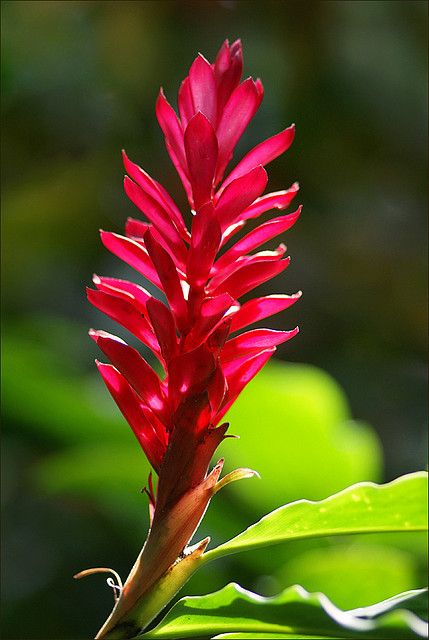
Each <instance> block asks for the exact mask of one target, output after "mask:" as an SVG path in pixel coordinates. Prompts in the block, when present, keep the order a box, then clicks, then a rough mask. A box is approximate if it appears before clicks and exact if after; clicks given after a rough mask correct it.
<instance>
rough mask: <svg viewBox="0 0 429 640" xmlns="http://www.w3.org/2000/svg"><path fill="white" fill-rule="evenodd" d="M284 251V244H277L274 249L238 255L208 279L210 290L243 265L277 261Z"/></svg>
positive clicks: (216, 287)
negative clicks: (248, 254)
mask: <svg viewBox="0 0 429 640" xmlns="http://www.w3.org/2000/svg"><path fill="white" fill-rule="evenodd" d="M285 253H286V245H284V244H279V246H278V247H277V249H275V250H274V251H258V253H254V254H253V255H251V256H240V257H239V258H237V259H236V260H235V261H234V262H233V264H231V265H230V266H229V268H227V269H222V270H219V271H218V272H217V273H216V275H214V276H213V277H212V278H211V280H210V291H212V290H214V289H218V287H219V285H220V284H221V283H222V282H224V280H226V279H228V278H231V277H232V275H233V274H234V273H235V272H236V271H239V270H242V269H243V267H244V266H249V265H252V264H260V263H262V262H277V261H278V260H280V259H281V258H282V257H283V256H284V254H285Z"/></svg>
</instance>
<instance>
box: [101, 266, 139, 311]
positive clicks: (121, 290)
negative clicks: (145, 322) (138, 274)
mask: <svg viewBox="0 0 429 640" xmlns="http://www.w3.org/2000/svg"><path fill="white" fill-rule="evenodd" d="M92 281H93V283H94V284H95V286H96V287H97V289H99V290H100V291H105V292H106V293H110V294H112V295H114V296H116V297H119V298H124V300H128V301H130V295H131V296H132V299H133V300H134V301H135V304H134V306H135V307H136V309H139V310H141V311H142V312H143V313H146V302H147V301H148V300H149V298H150V297H151V295H150V293H149V291H146V289H145V288H144V287H141V286H140V285H139V284H135V283H134V282H128V280H119V279H118V278H106V277H100V276H97V275H96V274H94V275H93V277H92Z"/></svg>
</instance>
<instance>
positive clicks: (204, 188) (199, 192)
mask: <svg viewBox="0 0 429 640" xmlns="http://www.w3.org/2000/svg"><path fill="white" fill-rule="evenodd" d="M185 150H186V159H187V161H188V169H189V178H190V181H191V185H192V194H193V200H194V209H195V210H196V211H198V210H199V209H200V208H201V206H202V205H203V204H205V203H206V202H209V201H210V200H211V197H212V192H213V180H214V175H215V171H216V163H217V138H216V134H215V132H214V129H213V127H212V125H211V124H210V122H209V120H208V119H207V118H206V116H205V115H203V113H201V112H200V111H199V112H198V113H196V115H195V116H194V117H193V118H192V119H191V120H190V121H189V124H188V126H187V127H186V131H185Z"/></svg>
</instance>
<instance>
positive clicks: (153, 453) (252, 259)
mask: <svg viewBox="0 0 429 640" xmlns="http://www.w3.org/2000/svg"><path fill="white" fill-rule="evenodd" d="M241 74H242V51H241V43H240V41H238V40H237V41H236V42H234V43H233V44H232V45H231V46H230V45H229V44H228V41H225V43H224V44H223V45H222V47H221V49H220V51H219V53H218V55H217V57H216V60H215V62H214V63H213V64H210V63H209V62H208V61H207V60H206V59H205V58H204V57H203V56H202V55H199V56H198V57H197V58H196V60H195V61H194V62H193V64H192V66H191V68H190V71H189V75H188V77H187V78H185V80H184V81H183V83H182V85H181V87H180V91H179V95H178V108H179V114H180V117H178V116H177V115H176V113H175V111H174V109H173V108H172V107H171V105H170V104H169V102H168V101H167V99H166V97H165V95H164V93H163V91H162V90H161V91H160V94H159V97H158V100H157V103H156V115H157V118H158V122H159V124H160V126H161V129H162V131H163V133H164V136H165V143H166V147H167V150H168V153H169V155H170V158H171V160H172V162H173V164H174V166H175V167H176V169H177V172H178V174H179V177H180V179H181V181H182V183H183V186H184V189H185V191H186V194H187V197H188V201H189V206H190V208H191V210H192V226H191V229H190V231H189V230H188V229H187V227H186V224H185V221H184V218H183V216H182V214H181V213H180V211H179V209H178V207H177V206H176V205H175V203H174V201H173V200H172V198H171V197H170V195H169V194H168V193H167V192H166V190H165V189H164V188H163V187H162V186H161V185H160V184H159V183H158V182H157V181H156V180H154V179H153V178H151V177H150V176H149V175H148V174H147V173H146V172H145V171H144V170H143V169H141V168H140V167H139V166H137V165H136V164H134V163H133V162H131V161H130V160H129V159H128V158H127V156H126V155H125V153H124V164H125V169H126V172H127V174H128V176H126V177H125V181H124V186H125V191H126V194H127V195H128V197H129V198H130V200H131V201H132V202H133V203H134V205H135V206H136V207H137V208H138V209H139V210H140V211H141V213H142V214H143V215H144V216H145V218H146V220H145V221H139V220H135V219H129V220H128V221H127V224H126V228H125V235H124V236H123V235H119V234H116V233H108V232H104V231H102V232H101V238H102V242H103V244H104V245H105V247H106V248H107V249H109V250H110V251H111V252H112V253H113V254H115V255H116V256H117V257H119V258H121V259H122V260H123V261H124V262H126V263H127V264H128V265H130V266H131V267H133V268H134V269H136V271H138V272H139V273H140V274H142V275H143V276H145V277H146V278H147V279H148V280H150V281H151V282H152V283H153V284H154V285H155V286H156V287H158V288H159V290H160V291H161V292H162V293H163V294H164V297H163V299H164V300H165V301H164V302H162V301H161V300H159V299H158V298H157V297H155V296H153V295H151V294H150V293H149V292H148V291H146V289H144V288H143V287H142V286H140V285H137V284H134V283H132V282H128V281H124V280H117V279H113V278H101V277H98V276H95V277H94V284H95V286H96V290H91V289H90V290H88V297H89V300H90V302H91V303H92V304H94V305H95V306H96V307H97V308H98V309H100V310H101V311H103V312H104V313H106V314H107V315H108V316H110V317H111V318H112V319H114V320H115V321H117V322H118V323H120V324H121V325H122V326H123V327H125V328H126V329H127V330H129V331H130V332H132V333H133V334H134V335H135V336H136V337H137V338H138V339H139V340H140V341H141V342H142V343H143V344H144V345H146V346H147V347H148V348H149V349H151V350H152V352H153V353H154V355H155V356H156V358H157V359H158V360H159V361H160V363H161V365H162V368H163V375H162V377H161V378H160V377H158V375H157V374H156V373H155V371H154V370H153V369H152V368H151V366H150V365H149V364H148V363H147V362H146V360H145V359H144V358H143V357H142V356H141V355H140V354H139V353H138V351H136V350H135V349H134V348H132V347H131V346H128V345H127V344H126V343H125V342H124V341H123V340H121V339H119V338H117V337H115V336H112V335H110V334H108V333H105V332H104V331H93V330H91V332H90V335H91V337H92V338H93V339H94V340H95V341H96V343H97V345H98V346H99V347H100V349H101V351H102V352H103V353H104V354H105V355H106V357H107V358H108V359H109V360H110V362H111V364H98V363H97V366H98V368H99V371H100V373H101V375H102V377H103V379H104V381H105V383H106V386H107V388H108V389H109V391H110V393H111V394H112V396H113V398H114V400H115V402H116V403H117V405H118V406H119V408H120V410H121V411H122V413H123V415H124V416H125V418H126V420H127V421H128V422H129V424H130V426H131V428H132V429H133V431H134V433H135V434H136V436H137V439H138V441H139V443H140V445H141V446H142V448H143V450H144V452H145V454H146V456H147V458H148V460H149V462H150V464H151V465H152V467H153V469H154V471H155V472H156V473H157V474H158V476H159V481H158V487H157V490H156V492H155V491H154V490H153V488H152V483H151V482H150V486H149V489H148V494H149V497H150V503H151V517H152V528H151V532H150V535H149V538H148V540H147V542H146V545H145V549H144V551H143V557H144V569H141V566H140V564H138V563H139V562H140V563H141V559H140V560H139V561H138V562H137V564H136V567H135V568H134V569H133V572H134V573H133V572H132V574H130V578H129V579H128V581H127V583H126V584H125V587H124V591H123V595H122V596H121V599H122V602H123V606H122V609H123V611H122V613H123V612H124V611H126V610H128V609H129V608H130V606H131V605H130V602H131V603H132V601H133V600H134V601H135V599H136V598H137V597H139V596H140V595H141V594H142V593H143V592H144V591H145V590H146V589H148V588H149V587H150V585H151V584H153V583H154V581H155V580H156V579H157V577H159V576H160V575H161V574H162V573H163V572H164V571H165V570H166V569H167V568H168V566H169V565H170V564H171V563H172V562H174V561H175V559H176V558H177V557H178V555H179V554H180V553H181V551H182V550H183V548H184V547H185V545H186V544H187V543H188V541H189V539H190V537H192V534H193V533H194V531H195V528H196V527H197V525H198V523H199V520H200V518H201V517H202V515H203V513H204V510H205V509H206V507H207V504H208V502H209V500H210V497H211V496H212V495H213V493H214V491H215V485H216V481H217V478H218V476H219V473H220V470H221V465H220V466H218V467H216V473H214V472H213V473H214V475H213V474H211V475H209V476H207V472H208V466H209V463H210V460H211V457H212V456H213V453H214V451H215V449H216V447H217V446H218V445H219V443H220V442H221V441H222V440H223V439H224V438H225V437H226V436H225V432H226V430H227V426H228V425H227V424H222V425H221V426H219V424H220V422H221V420H222V417H223V415H224V414H225V412H226V411H227V409H228V408H229V407H230V406H231V404H232V403H233V402H234V401H235V399H236V398H237V397H238V395H239V394H240V393H241V391H242V390H243V388H244V387H245V385H246V384H247V383H248V382H249V381H250V380H251V379H252V378H253V376H255V375H256V373H257V372H258V371H259V370H260V369H261V367H262V366H263V365H264V364H265V362H266V361H267V360H268V359H269V357H270V356H271V355H272V354H273V353H274V351H275V349H276V345H278V344H280V343H282V342H285V341H286V340H289V339H290V338H291V337H293V336H294V335H295V334H296V333H297V331H298V329H294V330H292V331H272V330H268V329H254V330H251V331H247V332H245V333H242V334H239V335H234V336H233V337H231V332H236V331H238V330H241V329H243V328H244V327H247V326H248V325H251V324H252V323H254V322H256V321H258V320H261V319H263V318H266V317H268V316H270V315H272V314H274V313H277V312H279V311H282V310H284V309H286V308H287V307H289V306H290V305H291V304H293V303H294V302H295V301H296V300H297V299H298V298H299V295H300V294H299V293H298V294H295V295H293V296H285V295H280V294H279V295H271V296H266V297H262V298H261V297H259V298H258V297H256V298H253V299H251V300H248V301H247V302H245V303H244V304H243V305H241V304H240V298H241V297H242V296H243V295H244V294H246V293H248V292H250V291H252V290H253V289H254V288H255V287H257V286H258V285H259V284H261V283H263V282H266V281H267V280H269V279H271V278H273V277H274V276H276V275H277V274H279V273H281V272H282V271H283V270H284V269H285V268H286V267H287V266H288V264H289V258H285V257H284V253H285V250H286V248H285V246H284V245H280V246H279V247H278V248H277V249H275V250H274V251H265V250H262V251H261V250H259V251H258V252H256V253H251V252H253V251H254V250H255V249H260V247H261V245H263V244H264V243H265V242H267V241H269V240H271V239H273V238H274V237H276V236H278V235H279V234H282V233H283V232H284V231H286V230H287V229H289V228H290V227H291V226H292V225H293V224H294V223H295V221H296V220H297V218H298V216H299V214H300V210H301V208H298V209H297V210H296V211H295V212H294V213H292V214H289V215H285V216H280V217H279V216H277V215H276V217H275V218H273V219H271V220H265V221H264V222H263V223H262V224H261V225H260V226H257V227H256V228H253V229H252V230H250V231H249V232H248V233H247V234H245V235H244V237H242V238H241V239H240V240H237V241H235V242H233V243H232V244H231V246H230V247H229V248H228V249H227V250H226V251H223V253H221V254H220V251H221V249H222V247H223V246H224V245H225V244H226V243H227V242H228V240H229V239H230V238H232V237H233V236H234V235H235V234H236V233H237V232H238V231H239V230H240V229H242V228H243V227H244V226H245V225H246V223H247V221H248V220H250V219H255V218H258V217H259V216H261V215H262V214H263V213H265V212H267V211H272V210H274V211H275V212H276V214H277V213H278V211H279V210H282V209H285V208H286V207H287V206H288V205H289V204H290V202H291V200H292V199H293V197H294V196H295V195H296V193H297V191H298V185H297V184H296V183H295V184H294V185H292V187H290V188H289V189H288V190H286V191H278V192H276V193H269V194H265V195H263V192H264V190H265V187H266V184H267V173H266V171H265V168H264V167H265V166H266V165H267V164H268V163H269V162H271V161H272V160H274V159H275V158H276V157H277V156H279V155H280V154H282V153H283V152H284V151H285V150H286V149H288V147H289V146H290V144H291V143H292V141H293V138H294V126H293V125H292V126H291V127H289V128H287V129H285V130H284V131H282V132H280V133H278V134H276V135H274V136H272V137H271V138H269V139H268V140H266V141H265V142H262V143H260V144H258V145H257V146H256V147H255V148H254V149H252V150H251V151H250V152H249V153H247V155H246V156H245V157H244V158H243V159H242V160H241V161H240V162H239V163H238V164H237V165H236V166H235V168H234V169H232V171H231V172H230V173H229V175H228V176H227V177H226V178H224V173H225V170H226V168H227V166H228V164H229V162H230V160H231V158H232V155H233V151H234V148H235V146H236V144H237V142H238V141H239V139H240V137H241V135H242V134H243V132H244V130H245V128H246V127H247V125H248V124H249V122H250V120H251V119H252V118H253V116H254V115H255V113H256V111H257V109H258V107H259V105H260V103H261V101H262V97H263V87H262V84H261V82H260V80H256V81H254V80H253V79H251V78H247V79H246V80H244V81H243V82H240V79H241ZM219 254H220V255H219ZM212 476H213V478H212ZM179 504H180V505H181V507H180V509H178V505H179ZM189 505H192V506H189ZM185 506H186V508H185ZM180 511H181V512H182V516H180V514H179V512H180ZM173 513H174V518H173V515H172V514H173ZM185 513H186V523H185V522H184V520H183V518H184V515H183V514H185ZM171 518H173V519H174V526H172V525H171ZM167 522H168V527H167V528H169V530H170V531H173V530H174V536H173V535H172V534H170V535H169V536H167V537H168V541H167V539H166V535H167V534H166V533H165V531H166V523H167ZM161 539H162V544H161V543H160V542H159V540H161ZM140 570H142V571H144V575H145V584H141V582H142V580H140V584H137V583H138V581H137V580H136V579H135V575H136V573H138V572H139V571H140ZM121 599H120V602H121ZM119 608H121V605H120V604H119Z"/></svg>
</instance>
